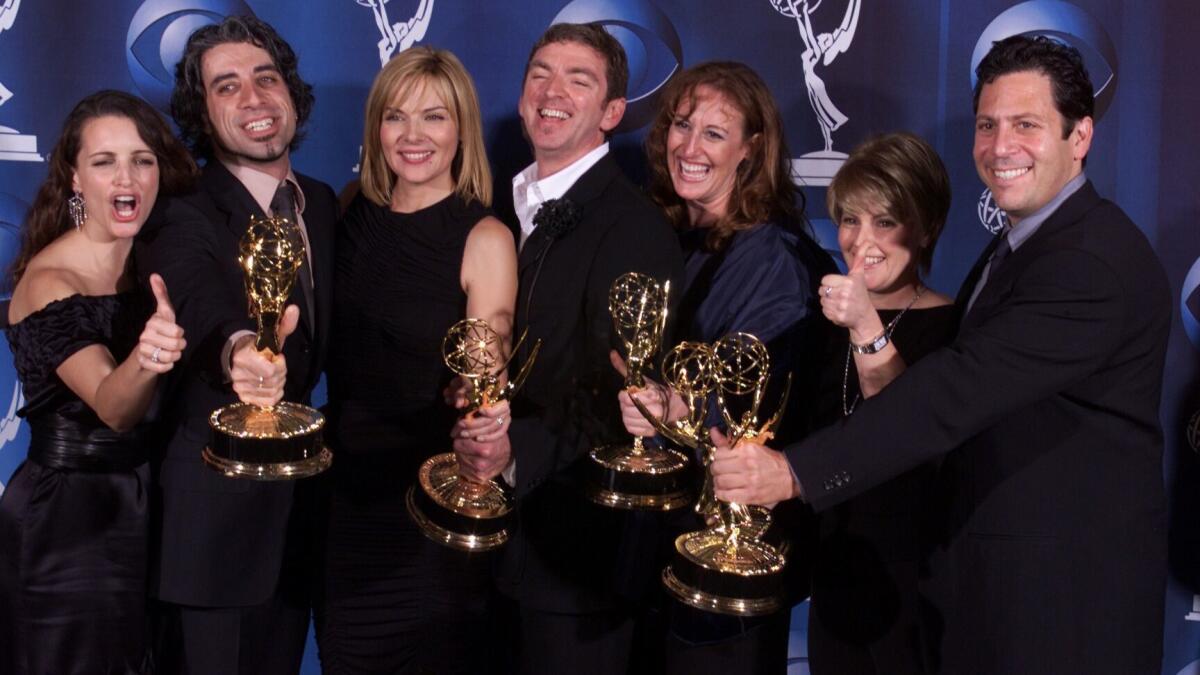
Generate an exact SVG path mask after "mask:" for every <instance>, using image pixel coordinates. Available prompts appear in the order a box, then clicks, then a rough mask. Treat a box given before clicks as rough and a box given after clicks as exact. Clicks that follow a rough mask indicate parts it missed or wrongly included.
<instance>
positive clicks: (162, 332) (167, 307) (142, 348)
mask: <svg viewBox="0 0 1200 675" xmlns="http://www.w3.org/2000/svg"><path fill="white" fill-rule="evenodd" d="M150 290H151V291H152V292H153V293H154V301H155V308H154V314H152V315H150V318H149V320H147V321H146V328H145V329H144V330H143V331H142V335H141V337H139V338H138V346H137V352H136V353H137V359H138V365H139V366H141V368H142V370H149V371H151V372H154V373H158V374H162V373H165V372H167V371H169V370H171V368H173V367H175V362H176V361H178V360H179V359H180V357H182V356H183V349H184V347H186V346H187V340H184V339H183V328H181V327H180V326H179V325H178V324H176V323H175V307H174V306H173V305H172V304H171V298H170V296H169V295H167V284H166V282H165V281H163V278H162V277H161V276H159V275H157V274H151V275H150Z"/></svg>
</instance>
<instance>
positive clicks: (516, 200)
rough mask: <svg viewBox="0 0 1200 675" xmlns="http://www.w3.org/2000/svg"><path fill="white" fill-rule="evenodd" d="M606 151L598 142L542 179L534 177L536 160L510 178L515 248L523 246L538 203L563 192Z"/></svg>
mask: <svg viewBox="0 0 1200 675" xmlns="http://www.w3.org/2000/svg"><path fill="white" fill-rule="evenodd" d="M607 154H608V143H601V144H600V145H598V146H596V147H595V148H594V149H593V150H592V151H591V152H589V153H588V154H586V155H584V156H583V157H580V158H579V159H577V160H575V161H574V162H573V163H571V164H570V165H568V166H567V167H566V168H565V169H562V170H560V171H556V172H555V173H552V174H550V175H549V176H546V177H544V178H538V177H537V162H534V163H533V164H530V165H529V166H527V167H525V170H524V171H522V172H521V173H519V174H517V175H516V176H514V177H513V181H512V186H513V187H512V189H513V209H514V210H515V211H516V212H517V220H518V221H519V222H520V223H521V242H520V245H519V247H518V250H519V249H520V247H524V246H525V240H527V239H529V235H531V234H533V230H534V224H533V217H534V216H535V215H537V212H538V209H539V208H541V206H542V204H543V203H544V202H546V201H548V200H551V199H558V198H560V197H562V196H563V195H565V194H566V193H567V190H570V189H571V186H572V185H574V184H575V181H577V180H579V177H580V176H582V175H583V174H585V173H587V170H588V169H590V168H592V167H593V166H594V165H595V164H596V162H599V161H600V159H601V158H602V157H604V156H605V155H607Z"/></svg>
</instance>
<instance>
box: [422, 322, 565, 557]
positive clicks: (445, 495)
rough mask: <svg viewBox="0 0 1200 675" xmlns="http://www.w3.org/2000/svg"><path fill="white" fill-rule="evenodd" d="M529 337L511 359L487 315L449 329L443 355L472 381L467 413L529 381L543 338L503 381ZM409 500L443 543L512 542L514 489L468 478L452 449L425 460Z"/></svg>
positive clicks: (477, 547) (483, 547)
mask: <svg viewBox="0 0 1200 675" xmlns="http://www.w3.org/2000/svg"><path fill="white" fill-rule="evenodd" d="M524 341H525V336H524V335H522V336H521V339H519V340H517V344H515V345H513V348H512V350H511V352H510V353H509V355H508V356H507V357H505V356H504V355H503V354H502V353H501V352H502V350H503V343H502V342H501V340H500V336H499V335H498V334H497V333H496V331H495V330H493V329H492V327H491V326H489V325H488V324H487V322H486V321H484V320H482V319H463V320H462V321H459V322H458V323H456V324H454V325H453V326H451V327H450V330H448V331H446V337H445V338H443V339H442V359H443V360H444V361H445V362H446V365H447V366H449V367H450V370H453V371H454V372H455V373H458V374H459V375H461V376H462V377H463V378H464V379H466V380H467V382H468V383H469V385H470V386H468V388H467V392H466V394H467V408H466V409H467V413H466V414H468V415H470V414H471V413H473V412H474V411H476V410H478V409H480V408H482V407H484V406H488V405H491V404H494V403H499V402H500V401H506V400H510V399H511V398H512V397H513V395H514V394H515V393H516V392H517V390H518V389H520V388H521V385H522V384H524V383H525V378H526V377H528V376H529V369H530V367H531V366H532V365H533V362H534V361H535V360H536V359H537V354H538V350H540V349H541V347H542V343H541V341H540V340H539V341H537V342H535V343H534V345H533V349H532V350H531V351H530V353H529V358H528V359H526V360H525V363H524V364H523V365H522V366H521V370H520V371H519V372H518V373H517V375H516V376H515V377H513V378H512V380H510V381H509V382H508V383H506V384H501V383H500V382H501V375H502V374H503V373H504V372H505V371H506V370H507V369H508V363H509V361H511V360H512V355H513V354H516V353H517V350H518V349H519V348H520V347H521V343H522V342H524ZM418 486H419V488H420V489H418ZM406 502H407V506H408V514H409V515H410V516H411V517H412V519H413V522H415V523H416V524H417V527H419V528H420V529H421V532H423V533H424V534H425V536H427V537H429V538H430V539H432V540H433V541H436V542H437V543H439V544H443V545H445V546H449V547H450V548H454V549H458V550H460V551H468V552H470V551H489V550H491V549H494V548H497V547H499V546H501V545H503V544H504V543H505V542H506V541H508V524H509V520H510V515H511V513H512V509H513V499H512V495H511V492H510V490H508V489H507V488H506V487H504V485H503V484H501V483H500V482H499V481H497V480H494V479H493V480H489V481H487V482H486V483H477V482H474V481H471V480H467V479H466V478H464V477H462V476H461V475H460V474H459V471H458V459H457V458H456V457H455V456H454V453H452V452H447V453H443V454H440V455H434V456H433V457H430V458H429V459H427V460H425V463H424V464H422V465H421V468H420V469H419V470H418V472H417V485H414V486H412V487H410V488H409V489H408V495H407V496H406Z"/></svg>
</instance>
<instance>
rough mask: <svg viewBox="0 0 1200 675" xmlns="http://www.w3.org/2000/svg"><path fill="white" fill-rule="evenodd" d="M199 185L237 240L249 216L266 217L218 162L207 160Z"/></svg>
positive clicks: (238, 181) (245, 190) (237, 181)
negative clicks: (202, 187) (219, 211)
mask: <svg viewBox="0 0 1200 675" xmlns="http://www.w3.org/2000/svg"><path fill="white" fill-rule="evenodd" d="M200 183H201V185H203V186H204V191H205V192H207V193H208V195H209V197H211V198H212V200H213V204H215V205H216V206H217V208H218V209H220V210H221V212H223V213H225V214H226V216H227V218H226V220H225V226H226V227H228V228H229V230H230V231H231V232H233V233H234V235H235V236H237V238H238V239H239V240H240V239H241V238H242V235H243V234H245V233H246V226H247V225H249V224H250V216H252V215H255V216H258V217H260V218H262V217H265V216H266V214H265V213H263V210H262V209H261V208H259V206H258V204H257V203H256V202H255V201H254V197H251V196H250V191H249V190H247V189H246V186H245V185H242V182H241V181H240V180H238V179H237V177H236V176H234V175H233V174H232V173H230V172H229V169H227V168H225V165H224V164H222V163H220V162H219V161H217V160H215V159H210V160H208V163H207V164H205V165H204V172H203V174H202V175H201V177H200Z"/></svg>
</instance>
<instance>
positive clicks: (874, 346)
mask: <svg viewBox="0 0 1200 675" xmlns="http://www.w3.org/2000/svg"><path fill="white" fill-rule="evenodd" d="M888 342H891V340H890V339H889V338H888V332H887V331H886V330H885V331H883V332H882V333H880V334H879V337H877V338H875V339H874V340H871V341H870V342H868V343H867V344H865V345H856V344H854V343H853V342H851V343H850V351H852V352H854V353H855V354H874V353H876V352H878V351H879V350H881V349H883V348H884V347H886V346H888Z"/></svg>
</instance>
